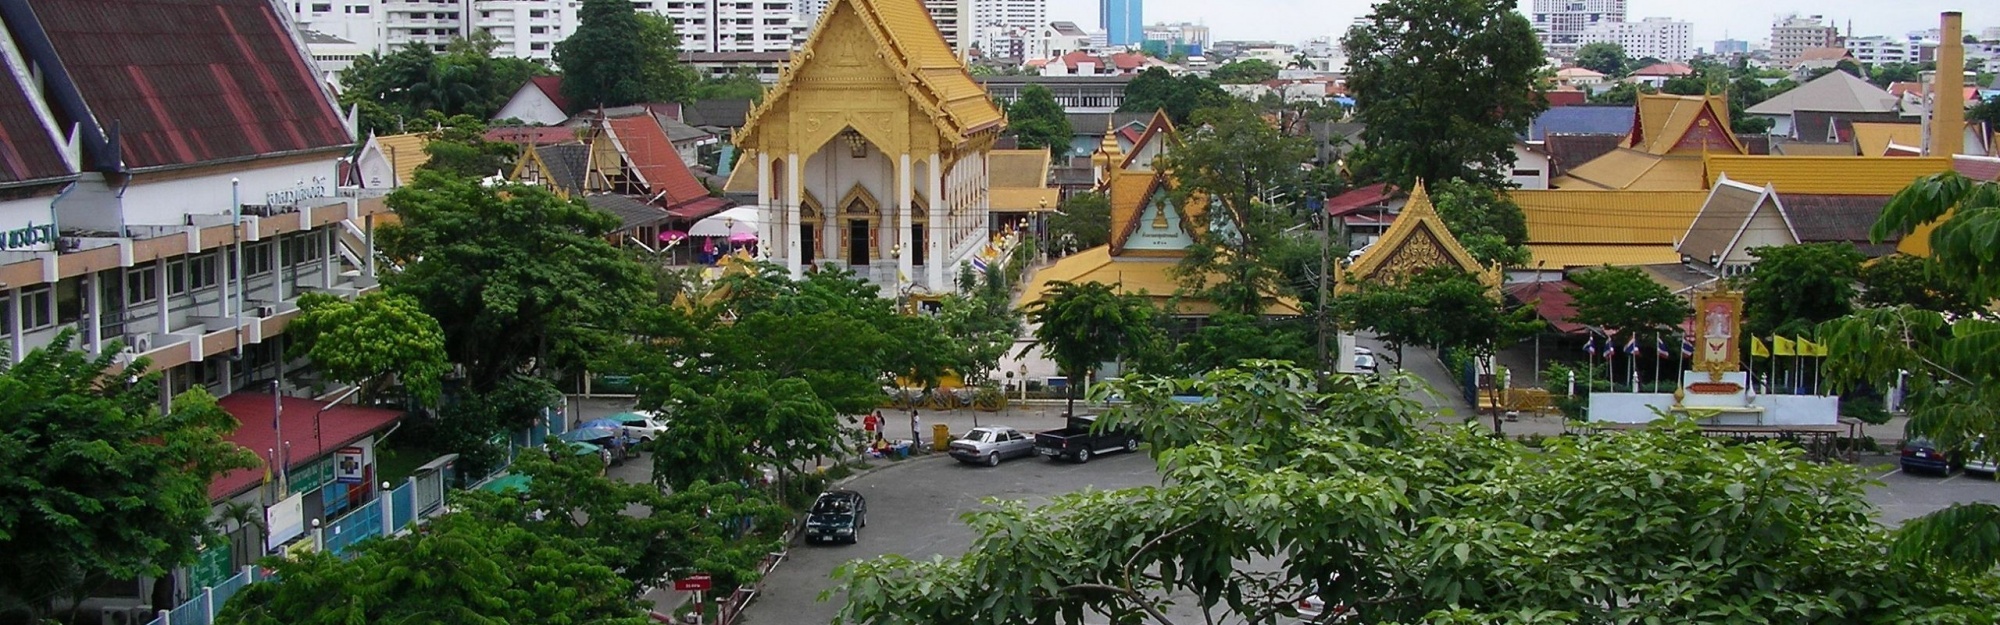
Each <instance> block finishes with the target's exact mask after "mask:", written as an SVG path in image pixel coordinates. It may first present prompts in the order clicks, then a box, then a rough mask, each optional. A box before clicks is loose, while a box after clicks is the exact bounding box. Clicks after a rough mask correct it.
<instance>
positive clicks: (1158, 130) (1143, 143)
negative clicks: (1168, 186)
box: [1107, 109, 1175, 169]
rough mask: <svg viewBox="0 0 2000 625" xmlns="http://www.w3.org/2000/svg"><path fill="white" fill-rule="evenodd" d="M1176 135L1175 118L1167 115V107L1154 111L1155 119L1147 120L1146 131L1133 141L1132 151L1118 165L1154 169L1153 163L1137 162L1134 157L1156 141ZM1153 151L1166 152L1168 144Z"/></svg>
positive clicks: (1129, 167)
mask: <svg viewBox="0 0 2000 625" xmlns="http://www.w3.org/2000/svg"><path fill="white" fill-rule="evenodd" d="M1174 135H1175V130H1174V120H1172V119H1170V118H1168V117H1167V111H1166V110H1165V109H1160V110H1155V111H1153V119H1152V120H1150V121H1148V122H1146V130H1145V132H1142V133H1140V134H1139V140H1138V141H1135V142H1133V143H1132V151H1131V152H1130V153H1128V154H1126V155H1125V158H1124V160H1123V161H1121V162H1119V164H1118V166H1119V167H1121V168H1125V169H1131V168H1132V167H1133V166H1134V165H1139V166H1142V167H1143V168H1144V169H1152V168H1153V164H1152V163H1150V162H1148V163H1135V162H1133V159H1136V158H1139V155H1140V154H1144V153H1145V152H1146V148H1148V147H1151V146H1152V145H1153V142H1154V141H1171V140H1173V138H1174ZM1107 136H1109V135H1107ZM1153 153H1154V154H1155V155H1158V154H1164V153H1166V146H1160V148H1159V149H1157V150H1154V151H1153Z"/></svg>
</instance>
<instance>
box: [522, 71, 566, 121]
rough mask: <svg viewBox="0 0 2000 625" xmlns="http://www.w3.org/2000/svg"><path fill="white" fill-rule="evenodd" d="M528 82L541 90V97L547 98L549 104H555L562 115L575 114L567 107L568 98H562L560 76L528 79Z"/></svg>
mask: <svg viewBox="0 0 2000 625" xmlns="http://www.w3.org/2000/svg"><path fill="white" fill-rule="evenodd" d="M528 82H529V83H532V84H534V85H535V88H536V89H540V90H542V95H545V96H548V97H549V102H552V103H555V105H556V108H557V109H559V110H561V111H562V112H564V113H571V112H575V110H576V109H572V108H570V107H569V98H565V97H563V94H562V77H561V76H536V77H534V78H529V79H528Z"/></svg>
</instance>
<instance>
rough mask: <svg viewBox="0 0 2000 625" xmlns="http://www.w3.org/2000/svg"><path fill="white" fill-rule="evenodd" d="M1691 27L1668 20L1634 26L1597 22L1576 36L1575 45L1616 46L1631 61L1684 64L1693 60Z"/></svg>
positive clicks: (1690, 25) (1652, 21)
mask: <svg viewBox="0 0 2000 625" xmlns="http://www.w3.org/2000/svg"><path fill="white" fill-rule="evenodd" d="M1693 34H1694V25H1693V24H1689V23H1687V22H1682V21H1677V20H1674V19H1673V18H1668V17H1649V18H1646V19H1643V20H1640V21H1637V22H1598V23H1596V24H1591V25H1590V27H1589V28H1585V29H1583V32H1582V33H1581V34H1579V35H1577V44H1578V45H1579V46H1580V45H1582V44H1589V43H1598V42H1606V43H1615V44H1618V46H1619V47H1621V48H1624V49H1625V56H1627V57H1630V58H1634V59H1643V58H1647V57H1652V58H1656V59H1660V60H1663V61H1685V60H1688V59H1689V58H1690V57H1693V56H1694V42H1693V41H1692V37H1693Z"/></svg>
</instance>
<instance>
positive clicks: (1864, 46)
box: [1845, 35, 1917, 67]
mask: <svg viewBox="0 0 2000 625" xmlns="http://www.w3.org/2000/svg"><path fill="white" fill-rule="evenodd" d="M1910 43H1911V42H1910V41H1909V40H1908V39H1905V38H1902V37H1890V36H1887V35H1873V36H1868V37H1848V38H1847V41H1846V44H1845V45H1846V48H1847V51H1848V52H1851V53H1853V54H1854V60H1855V62H1857V63H1860V64H1862V65H1865V66H1868V67H1874V66H1877V65H1885V64H1889V63H1915V62H1917V58H1916V53H1915V52H1916V48H1915V46H1912V45H1910Z"/></svg>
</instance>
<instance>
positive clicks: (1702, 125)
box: [1669, 106, 1743, 154]
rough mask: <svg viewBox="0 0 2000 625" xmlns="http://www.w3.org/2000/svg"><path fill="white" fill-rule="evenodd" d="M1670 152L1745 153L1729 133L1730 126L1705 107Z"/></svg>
mask: <svg viewBox="0 0 2000 625" xmlns="http://www.w3.org/2000/svg"><path fill="white" fill-rule="evenodd" d="M1669 152H1670V153H1678V152H1727V153H1730V154H1742V153H1743V152H1742V147H1741V146H1739V145H1737V144H1736V137H1735V136H1734V135H1732V134H1730V132H1729V124H1727V123H1724V122H1723V121H1722V120H1720V119H1716V117H1715V111H1713V110H1711V109H1710V108H1709V107H1705V106H1704V107H1702V109H1701V110H1700V111H1698V112H1696V113H1695V117H1694V123H1691V124H1688V127H1687V131H1686V132H1683V133H1681V137H1680V140H1679V141H1676V142H1674V147H1673V149H1671V150H1669Z"/></svg>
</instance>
